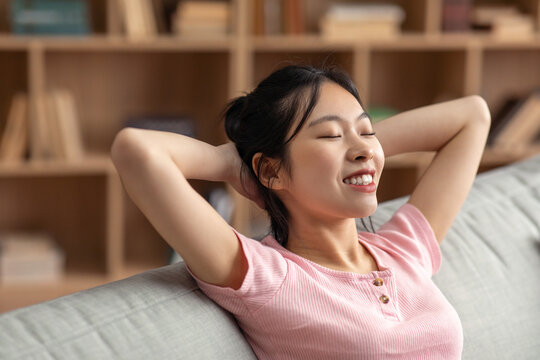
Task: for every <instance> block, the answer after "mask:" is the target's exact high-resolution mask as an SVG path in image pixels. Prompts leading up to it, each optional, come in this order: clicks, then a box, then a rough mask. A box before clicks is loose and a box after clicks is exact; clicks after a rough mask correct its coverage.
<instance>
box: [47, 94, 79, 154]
mask: <svg viewBox="0 0 540 360" xmlns="http://www.w3.org/2000/svg"><path fill="white" fill-rule="evenodd" d="M50 96H51V97H52V100H53V104H54V108H55V110H56V119H52V121H51V123H52V124H53V126H54V125H56V128H57V131H58V134H59V136H58V138H59V140H58V141H59V146H60V147H61V151H60V154H61V155H60V158H61V159H63V160H66V161H79V160H81V159H82V158H83V157H84V153H85V149H84V143H83V139H82V131H81V128H80V120H79V115H78V111H77V105H76V103H75V97H74V96H73V94H72V93H71V92H69V91H67V90H63V89H58V90H54V91H52V92H51V94H50Z"/></svg>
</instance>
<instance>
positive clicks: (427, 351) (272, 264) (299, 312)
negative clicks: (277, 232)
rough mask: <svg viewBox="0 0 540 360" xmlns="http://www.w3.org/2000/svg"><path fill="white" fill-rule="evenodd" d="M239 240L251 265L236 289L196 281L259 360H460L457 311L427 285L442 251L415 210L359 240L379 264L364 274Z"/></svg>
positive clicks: (269, 243) (403, 211)
mask: <svg viewBox="0 0 540 360" xmlns="http://www.w3.org/2000/svg"><path fill="white" fill-rule="evenodd" d="M237 236H238V238H239V240H240V242H241V245H242V248H243V250H244V254H245V256H246V258H247V261H248V263H249V268H248V271H247V274H246V277H245V279H244V282H243V283H242V286H241V287H240V288H239V289H238V290H233V289H232V288H225V287H219V286H215V285H211V284H208V283H205V282H203V281H201V280H199V279H197V278H196V277H195V279H196V280H197V282H198V284H199V286H200V288H201V290H202V291H203V292H204V293H205V294H207V295H208V296H209V297H210V298H211V299H213V300H214V301H215V302H216V303H218V304H219V305H220V306H222V307H223V308H225V309H227V310H228V311H230V312H231V313H233V315H234V316H235V317H236V319H237V321H238V323H239V325H240V327H241V328H242V330H243V332H244V334H245V336H246V338H247V340H248V341H249V343H250V344H251V347H252V348H253V350H254V351H255V353H256V355H257V356H258V358H259V359H296V360H298V359H309V360H315V359H460V358H461V351H462V347H463V334H462V328H461V323H460V321H459V317H458V314H457V313H456V311H455V310H454V308H453V307H452V306H451V305H450V303H449V302H448V301H447V300H446V298H445V297H444V295H443V294H442V293H441V292H440V290H439V289H438V288H437V287H436V286H435V284H434V283H433V282H432V280H431V276H432V275H433V274H434V273H435V272H437V271H438V269H439V267H440V264H441V253H440V250H439V246H438V244H437V241H436V239H435V236H434V234H433V231H432V229H431V227H430V225H429V223H428V222H427V220H426V219H425V217H424V216H423V214H422V213H421V212H420V211H419V210H418V209H417V208H416V207H414V206H413V205H411V204H404V205H403V206H402V207H400V208H399V209H398V211H396V213H395V214H394V216H393V217H392V218H391V219H390V220H389V221H388V222H387V223H386V224H384V225H383V226H382V227H381V228H380V229H379V231H377V233H375V234H372V233H367V232H361V233H359V234H358V240H359V241H360V242H361V243H362V244H363V245H364V246H365V247H366V248H367V249H368V251H369V252H370V253H371V254H372V255H373V257H374V258H375V260H376V262H377V264H378V268H379V271H374V272H371V273H368V274H356V273H351V272H344V271H337V270H332V269H329V268H326V267H324V266H321V265H318V264H316V263H314V262H312V261H309V260H307V259H304V258H302V257H300V256H298V255H296V254H294V253H292V252H290V251H288V250H287V249H285V248H284V247H282V246H281V245H280V244H279V243H278V242H277V241H276V240H275V239H274V238H273V237H271V236H267V237H266V238H265V239H263V241H262V242H258V241H256V240H253V239H249V238H246V237H245V236H243V235H241V234H238V233H237ZM381 280H382V281H381Z"/></svg>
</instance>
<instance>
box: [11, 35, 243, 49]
mask: <svg viewBox="0 0 540 360" xmlns="http://www.w3.org/2000/svg"><path fill="white" fill-rule="evenodd" d="M30 44H39V45H41V46H42V47H43V48H44V49H45V50H55V51H60V50H61V51H70V52H73V51H141V52H148V51H203V52H207V51H209V52H215V51H229V50H230V49H231V48H232V44H233V38H232V37H231V36H223V37H218V38H206V37H200V38H196V37H179V36H158V37H154V38H148V39H129V38H127V37H125V36H84V37H83V36H81V37H76V36H9V35H0V49H2V50H4V49H11V48H13V49H21V50H24V49H27V48H29V47H30Z"/></svg>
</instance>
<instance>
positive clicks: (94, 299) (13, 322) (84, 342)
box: [0, 263, 255, 360]
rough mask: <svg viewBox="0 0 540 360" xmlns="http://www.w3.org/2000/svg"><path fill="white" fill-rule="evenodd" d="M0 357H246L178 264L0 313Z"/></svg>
mask: <svg viewBox="0 0 540 360" xmlns="http://www.w3.org/2000/svg"><path fill="white" fill-rule="evenodd" d="M0 333H1V336H0V359H235V360H236V359H254V358H255V356H254V355H253V352H252V350H251V348H250V346H249V345H248V344H247V342H246V341H245V339H244V337H243V336H242V334H241V332H240V330H239V328H238V326H237V325H236V322H235V321H234V319H233V318H232V316H231V315H230V314H229V313H227V312H225V311H224V310H222V309H221V308H220V307H218V306H217V305H216V304H215V303H213V302H212V301H211V300H210V299H208V298H207V297H206V296H205V295H204V294H202V293H201V291H200V290H199V289H198V288H197V285H196V284H195V282H194V281H193V280H192V278H191V276H190V275H189V274H188V273H187V271H186V270H185V266H184V264H183V263H179V264H175V265H170V266H167V267H163V268H160V269H156V270H151V271H148V272H145V273H143V274H139V275H136V276H134V277H131V278H129V279H125V280H121V281H117V282H114V283H110V284H107V285H104V286H100V287H97V288H94V289H90V290H85V291H82V292H79V293H76V294H72V295H68V296H65V297H62V298H59V299H56V300H52V301H49V302H45V303H42V304H38V305H33V306H30V307H27V308H22V309H18V310H15V311H12V312H9V313H6V314H3V315H0Z"/></svg>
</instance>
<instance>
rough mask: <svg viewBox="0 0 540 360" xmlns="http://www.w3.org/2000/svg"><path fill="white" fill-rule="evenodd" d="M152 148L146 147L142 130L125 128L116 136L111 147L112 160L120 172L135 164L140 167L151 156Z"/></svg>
mask: <svg viewBox="0 0 540 360" xmlns="http://www.w3.org/2000/svg"><path fill="white" fill-rule="evenodd" d="M149 149H150V147H149V146H147V145H145V142H144V136H141V130H140V129H135V128H124V129H122V130H120V131H119V132H118V134H116V136H115V138H114V141H113V144H112V146H111V159H112V162H113V164H114V166H115V167H116V169H117V170H118V171H122V170H123V169H125V168H126V167H130V166H131V165H133V164H138V165H140V164H141V162H143V161H145V160H146V159H148V158H149V157H150V155H151V151H149Z"/></svg>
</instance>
